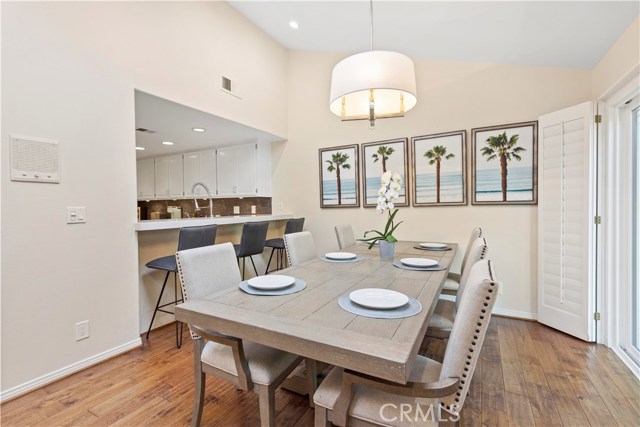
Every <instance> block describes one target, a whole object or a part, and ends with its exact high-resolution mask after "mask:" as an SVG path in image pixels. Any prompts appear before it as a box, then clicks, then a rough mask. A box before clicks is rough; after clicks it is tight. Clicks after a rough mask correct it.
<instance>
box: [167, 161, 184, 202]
mask: <svg viewBox="0 0 640 427" xmlns="http://www.w3.org/2000/svg"><path fill="white" fill-rule="evenodd" d="M169 196H171V197H182V196H184V180H183V176H182V154H178V155H177V156H171V157H169Z"/></svg>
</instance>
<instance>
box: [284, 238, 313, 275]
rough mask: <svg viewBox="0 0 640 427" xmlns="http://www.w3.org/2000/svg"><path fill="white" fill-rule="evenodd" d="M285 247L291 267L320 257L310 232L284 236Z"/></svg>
mask: <svg viewBox="0 0 640 427" xmlns="http://www.w3.org/2000/svg"><path fill="white" fill-rule="evenodd" d="M284 247H285V249H286V250H287V260H288V261H289V265H290V266H292V267H293V266H296V265H298V264H301V263H303V262H305V261H310V260H312V259H314V258H316V257H317V256H318V254H317V253H316V243H315V241H314V240H313V235H312V234H311V233H310V232H308V231H301V232H300V233H291V234H285V235H284Z"/></svg>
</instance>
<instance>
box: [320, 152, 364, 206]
mask: <svg viewBox="0 0 640 427" xmlns="http://www.w3.org/2000/svg"><path fill="white" fill-rule="evenodd" d="M318 156H319V158H320V207H321V208H357V207H359V206H360V194H359V193H358V185H359V183H358V175H359V170H358V146H357V145H343V146H340V147H330V148H321V149H320V150H318Z"/></svg>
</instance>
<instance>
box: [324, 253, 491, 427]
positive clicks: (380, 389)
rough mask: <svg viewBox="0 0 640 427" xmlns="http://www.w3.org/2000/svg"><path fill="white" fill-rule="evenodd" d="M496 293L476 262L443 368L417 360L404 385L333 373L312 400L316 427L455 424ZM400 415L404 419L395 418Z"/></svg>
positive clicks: (486, 268)
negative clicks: (333, 425) (403, 414)
mask: <svg viewBox="0 0 640 427" xmlns="http://www.w3.org/2000/svg"><path fill="white" fill-rule="evenodd" d="M497 293H498V291H497V282H496V280H495V275H494V272H493V267H492V265H491V262H490V261H488V260H482V261H479V262H477V263H476V264H475V265H473V267H472V268H471V271H470V272H469V277H468V281H467V285H466V289H465V291H464V294H463V295H461V300H460V304H459V305H460V307H459V314H458V317H457V318H456V322H455V324H454V326H453V330H452V331H451V337H450V339H449V345H448V346H447V349H446V351H445V355H444V360H443V363H442V364H440V363H438V362H436V361H434V360H431V359H428V358H426V357H422V356H418V357H417V359H416V361H415V364H414V365H413V369H412V370H411V373H410V375H409V382H408V383H407V384H406V385H402V384H396V383H393V382H389V381H385V380H381V379H377V378H373V377H370V376H367V375H363V374H359V373H357V372H353V371H347V370H344V369H342V368H335V369H333V370H332V371H331V373H330V374H329V375H328V376H327V377H326V378H325V380H324V381H323V382H322V384H321V385H320V387H318V390H317V391H316V394H315V395H314V401H315V404H316V409H315V412H316V414H315V417H316V422H315V425H316V427H319V426H327V425H330V424H329V423H330V422H333V424H335V425H338V426H345V425H352V426H356V425H357V426H369V425H375V426H432V425H437V424H438V420H439V419H440V420H447V419H450V420H451V421H457V420H458V419H459V416H458V414H459V413H460V410H461V409H462V405H463V404H464V401H465V397H466V395H467V391H468V390H469V384H470V383H471V378H472V377H473V371H474V369H475V366H476V363H477V361H478V356H479V354H480V349H481V347H482V342H483V341H484V336H485V333H486V331H487V326H488V325H489V320H490V318H491V310H492V308H493V305H494V303H495V300H496V295H497ZM431 404H433V405H434V406H433V407H432V409H433V412H431V414H432V416H429V415H428V410H429V405H431ZM407 408H410V411H409V412H408V413H406V409H407ZM402 410H405V415H406V416H402V415H401V413H400V412H401V411H402ZM438 413H440V418H438ZM425 414H427V415H426V417H425V418H426V419H424V420H423V416H425ZM416 420H417V422H416Z"/></svg>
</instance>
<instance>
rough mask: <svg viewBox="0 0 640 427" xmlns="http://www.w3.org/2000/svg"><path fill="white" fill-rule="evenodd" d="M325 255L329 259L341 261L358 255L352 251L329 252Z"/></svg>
mask: <svg viewBox="0 0 640 427" xmlns="http://www.w3.org/2000/svg"><path fill="white" fill-rule="evenodd" d="M324 256H325V257H327V258H329V259H335V260H339V261H344V260H348V259H354V258H355V257H357V255H356V254H353V253H351V252H327V253H326V254H324Z"/></svg>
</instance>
